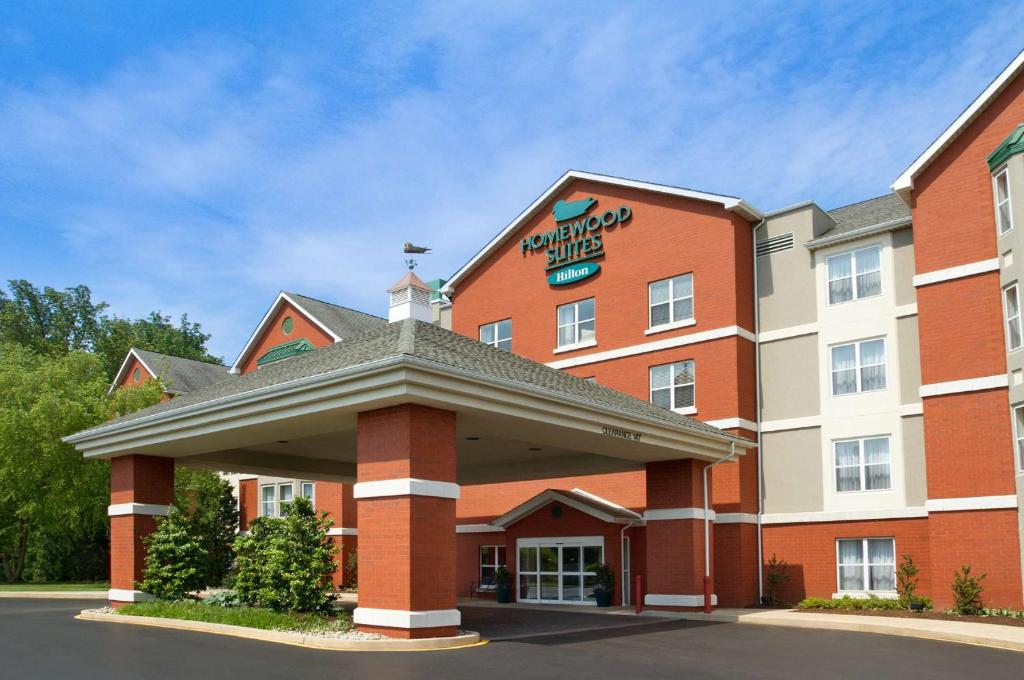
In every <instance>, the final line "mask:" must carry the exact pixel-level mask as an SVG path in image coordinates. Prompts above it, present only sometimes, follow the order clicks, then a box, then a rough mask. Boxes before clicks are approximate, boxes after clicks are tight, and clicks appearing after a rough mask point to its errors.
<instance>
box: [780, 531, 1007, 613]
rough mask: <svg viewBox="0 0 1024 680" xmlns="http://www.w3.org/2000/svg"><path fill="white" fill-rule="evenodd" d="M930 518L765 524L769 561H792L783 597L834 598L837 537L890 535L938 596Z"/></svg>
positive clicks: (926, 588) (923, 590) (923, 591)
mask: <svg viewBox="0 0 1024 680" xmlns="http://www.w3.org/2000/svg"><path fill="white" fill-rule="evenodd" d="M928 521H929V520H928V519H926V518H920V519H918V518H914V519H894V520H881V521H875V522H815V523H808V524H769V525H766V526H765V527H764V528H763V532H764V534H763V541H764V558H765V562H767V561H768V560H769V559H771V557H772V555H775V556H777V557H778V559H780V560H785V561H786V563H787V565H788V567H787V570H786V573H787V574H788V575H789V577H790V580H789V582H788V583H785V584H783V585H782V586H780V588H779V591H778V597H779V599H780V600H781V601H782V602H786V603H789V604H794V603H796V602H799V601H800V600H802V599H804V598H805V597H824V598H831V597H832V594H833V593H835V592H838V590H839V583H838V578H837V572H836V568H837V565H836V539H837V538H887V537H893V538H894V539H895V542H896V563H897V565H898V564H899V562H900V559H902V556H903V555H907V554H909V555H910V556H911V557H912V558H913V560H914V563H915V564H917V566H918V567H919V568H920V570H921V573H920V576H919V584H920V588H919V590H918V593H919V594H920V595H925V596H928V597H933V596H934V595H935V592H934V590H933V588H932V581H931V575H932V569H931V555H932V553H931V551H930V549H929V542H928ZM1018 581H1019V579H1018Z"/></svg>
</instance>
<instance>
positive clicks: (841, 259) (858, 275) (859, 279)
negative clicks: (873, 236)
mask: <svg viewBox="0 0 1024 680" xmlns="http://www.w3.org/2000/svg"><path fill="white" fill-rule="evenodd" d="M881 253H882V248H881V246H871V247H870V248H861V249H860V250H851V251H850V252H848V253H840V254H839V255H833V256H832V257H830V258H828V260H826V262H827V263H828V303H829V304H830V305H837V304H839V303H841V302H850V301H851V300H860V299H861V298H867V297H874V296H876V295H881V294H882V265H881Z"/></svg>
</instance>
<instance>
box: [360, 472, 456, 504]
mask: <svg viewBox="0 0 1024 680" xmlns="http://www.w3.org/2000/svg"><path fill="white" fill-rule="evenodd" d="M387 496H434V497H435V498H452V499H457V498H458V497H459V485H458V484H455V483H454V482H438V481H436V480H433V479H414V478H412V477H403V478H401V479H382V480H379V481H376V482H359V483H357V484H355V485H354V486H353V487H352V497H353V498H357V499H358V498H384V497H387Z"/></svg>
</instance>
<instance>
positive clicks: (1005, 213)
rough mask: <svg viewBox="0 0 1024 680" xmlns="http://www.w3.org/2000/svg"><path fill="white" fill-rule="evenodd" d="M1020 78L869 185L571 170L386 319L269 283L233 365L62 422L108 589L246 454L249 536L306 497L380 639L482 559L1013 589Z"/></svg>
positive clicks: (123, 589) (756, 583)
mask: <svg viewBox="0 0 1024 680" xmlns="http://www.w3.org/2000/svg"><path fill="white" fill-rule="evenodd" d="M1022 70H1024V54H1022V55H1021V56H1019V57H1018V58H1017V59H1016V60H1014V62H1013V63H1012V64H1010V65H1009V66H1008V67H1007V68H1006V69H1005V70H1004V71H1003V72H1002V73H1001V74H1000V75H999V76H998V77H997V78H996V80H994V81H993V82H992V83H991V84H990V85H989V86H988V87H987V88H986V89H985V91H984V92H982V93H981V94H980V95H979V96H978V98H977V99H976V100H975V101H974V102H973V103H972V104H971V105H970V107H969V108H968V109H967V110H965V111H964V112H963V113H962V114H961V115H960V116H959V117H958V118H957V119H956V120H955V121H953V122H952V123H951V125H950V126H949V127H948V128H947V129H946V130H945V131H944V132H942V134H941V135H940V136H939V137H938V138H937V139H936V140H935V142H934V143H933V144H932V145H931V146H930V147H929V148H928V149H927V150H925V152H924V153H923V154H922V155H921V156H920V157H919V158H918V159H917V160H915V161H914V163H913V164H912V165H911V166H910V167H909V168H908V169H907V170H906V171H905V172H904V173H903V174H902V175H900V176H899V178H898V179H897V180H896V181H895V183H894V184H893V185H892V189H893V192H892V193H891V194H888V195H885V196H882V197H879V198H875V199H871V200H867V201H864V202H861V203H856V204H853V205H849V206H845V207H842V208H838V209H835V210H831V211H826V210H823V209H821V208H820V207H819V206H818V205H816V204H815V203H813V202H807V203H802V204H799V205H795V206H792V207H789V208H785V209H782V210H777V211H774V212H770V213H762V212H760V211H758V210H757V209H755V208H754V207H752V206H750V205H749V204H747V203H746V202H744V201H743V200H741V199H739V198H736V197H732V196H723V195H716V194H709V193H704V192H700V191H693V190H689V189H681V188H677V187H670V186H665V185H660V184H653V183H648V182H640V181H634V180H627V179H620V178H616V177H608V176H604V175H594V174H589V173H583V172H575V171H572V172H568V173H566V174H565V175H564V176H562V177H561V178H560V179H559V180H558V181H557V182H555V183H554V184H553V185H552V186H551V187H549V188H548V189H547V190H546V191H545V192H544V193H543V194H542V195H541V196H540V197H539V198H538V199H537V200H536V201H535V202H534V203H533V204H531V205H530V206H528V207H527V208H526V209H525V210H524V211H523V212H522V213H521V214H520V215H519V216H518V217H516V219H515V220H513V221H512V222H511V223H510V224H509V225H508V226H507V227H505V228H504V229H502V230H501V232H500V233H499V234H498V235H497V236H495V237H494V238H493V239H492V240H490V241H489V242H488V243H486V245H484V247H483V248H482V249H481V250H480V252H479V253H478V254H477V255H476V256H475V257H474V258H473V259H472V260H471V261H470V262H468V263H467V264H466V265H465V266H463V267H462V268H461V269H460V270H459V271H458V272H456V273H455V274H454V275H453V276H452V277H451V278H450V279H448V280H446V281H445V280H435V281H432V282H430V283H424V282H423V281H421V280H420V279H418V278H417V277H416V276H415V275H414V274H412V273H410V274H408V275H407V276H406V277H405V278H403V279H402V280H401V281H399V282H398V284H396V286H395V287H394V288H393V289H392V290H391V291H389V295H390V318H389V319H387V320H385V319H380V318H377V317H374V316H371V315H367V314H363V313H360V312H356V311H354V310H350V309H346V308H344V307H339V306H336V305H333V304H329V303H326V302H322V301H319V300H314V299H311V298H308V297H304V296H301V295H297V294H292V293H282V294H280V295H279V296H278V298H277V299H276V300H275V301H274V303H273V304H272V306H271V308H270V309H269V311H268V312H267V314H266V315H265V316H264V318H263V319H262V320H261V322H260V323H259V324H258V326H257V328H256V330H255V331H254V332H253V334H252V337H251V338H250V340H249V342H248V343H247V344H246V346H245V347H244V348H243V349H242V351H241V352H240V354H239V356H238V358H237V360H236V361H235V363H234V365H233V366H232V367H231V370H230V372H226V371H223V369H221V372H215V371H207V372H206V373H204V374H203V376H204V377H202V378H200V377H197V376H198V375H199V373H200V371H198V370H193V371H191V372H189V370H190V369H189V368H188V366H184V365H181V364H174V365H171V363H169V362H168V363H167V364H166V367H165V369H164V370H161V369H153V370H151V369H150V368H148V364H152V363H154V361H155V360H154V359H153V358H152V357H151V356H150V357H149V359H148V361H147V360H145V359H146V357H147V356H148V354H142V353H135V354H133V355H132V356H130V357H129V358H128V359H126V364H125V366H126V368H125V369H124V370H122V371H121V374H119V376H118V382H117V383H116V385H115V386H119V385H121V384H130V383H131V381H132V380H134V381H135V382H138V381H139V379H140V376H142V377H145V375H148V376H149V377H158V378H160V379H163V380H166V381H167V382H169V384H170V385H172V387H173V386H174V385H182V384H183V381H184V382H188V385H189V386H188V388H187V389H178V390H177V392H176V396H175V397H174V398H173V399H169V400H168V401H166V402H165V403H162V404H160V405H157V406H155V407H152V408H150V409H146V410H144V411H141V412H139V413H136V414H132V415H130V416H127V417H124V418H120V419H117V420H115V421H112V422H111V423H108V424H106V425H104V426H102V427H99V428H96V429H93V430H89V431H86V432H83V433H79V434H77V435H74V436H72V437H70V438H69V441H72V442H74V443H75V445H76V446H77V447H78V448H79V449H80V450H81V451H82V453H83V454H84V455H86V456H96V457H104V458H109V459H111V462H112V466H113V474H112V489H111V506H110V514H111V516H112V520H111V522H112V561H113V574H112V580H113V582H112V585H113V589H112V590H111V593H110V599H111V600H112V601H113V602H115V603H122V602H129V601H134V600H135V599H138V598H139V597H141V594H140V593H139V592H138V591H137V590H136V589H135V588H136V586H135V580H136V579H138V577H139V568H140V564H141V559H142V550H143V549H142V545H141V542H140V539H141V537H142V536H144V535H145V534H146V533H147V532H149V531H152V527H153V522H154V520H153V516H158V515H161V514H165V513H166V511H167V504H168V503H169V502H170V498H171V487H172V485H173V465H174V464H183V465H195V466H201V467H207V468H211V469H217V470H231V471H234V473H235V474H234V478H235V479H237V481H238V489H239V503H240V507H241V509H242V513H243V523H242V529H243V530H244V529H245V528H246V525H247V523H248V522H249V521H251V520H252V519H253V518H254V517H256V516H258V515H261V514H263V515H267V514H269V515H273V514H278V513H279V512H280V509H281V506H282V503H287V502H288V501H289V500H290V499H291V498H294V497H295V496H296V495H300V494H301V495H307V496H312V497H313V498H314V501H315V504H316V505H317V507H319V508H321V509H322V510H325V511H327V512H329V513H331V514H332V515H333V517H334V521H335V524H334V529H332V534H334V535H335V536H336V540H337V541H338V542H339V544H340V545H341V546H342V554H341V556H340V557H339V560H340V561H341V563H342V565H344V564H345V563H346V561H347V559H348V555H349V554H350V553H351V552H352V551H357V552H358V556H359V584H358V585H359V607H358V609H357V610H356V614H355V619H356V622H357V624H358V625H359V626H360V628H362V629H364V630H370V631H377V632H385V633H387V634H389V635H395V636H401V637H429V636H438V635H450V634H452V633H453V632H454V631H455V629H456V628H457V627H458V625H459V621H460V618H459V612H458V609H457V606H456V601H457V598H459V597H468V596H470V595H475V594H482V595H483V596H487V595H488V594H489V591H490V590H491V588H490V584H492V583H493V577H494V572H495V570H496V568H497V567H498V566H505V567H506V568H507V569H508V570H509V571H510V572H511V573H512V577H513V597H514V598H515V599H516V600H519V601H526V602H536V603H561V604H566V603H577V604H580V605H587V604H593V597H592V595H593V587H594V566H595V565H596V564H598V563H605V564H607V565H609V566H610V567H611V568H612V569H613V571H614V573H615V574H616V576H617V578H616V592H615V595H614V601H615V602H616V603H619V604H635V602H634V598H635V597H636V594H637V593H639V594H640V596H641V597H642V598H643V604H644V606H647V607H653V608H671V609H680V608H681V609H689V608H702V607H704V606H705V605H706V604H707V605H708V606H710V605H718V606H731V607H736V606H745V605H749V604H752V603H756V602H758V600H759V598H760V597H762V596H763V592H764V587H763V579H764V565H765V562H766V561H767V560H768V559H769V558H771V557H772V556H773V555H774V556H777V557H778V558H779V559H782V560H785V561H786V562H787V563H788V565H789V567H788V573H789V576H790V580H789V581H788V582H787V583H785V584H784V585H783V588H782V591H781V592H780V596H781V598H782V599H784V600H787V601H794V600H797V599H799V598H802V597H805V596H820V597H831V596H833V595H840V594H851V595H855V596H863V595H865V594H868V593H876V594H878V595H881V596H892V595H893V594H894V591H895V565H896V564H897V563H898V562H899V560H900V559H901V558H902V556H904V555H910V556H911V557H912V558H913V559H914V561H915V562H916V563H917V564H918V565H919V566H920V568H921V593H922V594H923V595H927V596H929V597H931V598H933V599H934V601H935V603H936V605H937V606H940V607H941V606H948V605H949V604H950V600H951V596H950V589H949V584H950V582H951V580H952V576H953V572H954V570H956V569H957V568H958V567H960V566H961V565H964V564H970V565H971V566H972V567H973V568H974V569H975V570H976V571H978V572H984V573H986V574H987V578H986V581H985V585H986V591H985V600H986V603H988V604H990V605H993V606H1006V607H1013V608H1018V609H1019V608H1021V607H1022V605H1024V603H1022V583H1024V571H1022V557H1021V554H1022V553H1021V546H1022V541H1021V536H1022V533H1021V532H1022V526H1024V520H1022V508H1024V502H1022V501H1024V472H1022V470H1024V352H1022V351H1021V349H1022V346H1024V333H1022V328H1021V309H1020V304H1021V302H1020V290H1019V285H1018V282H1019V281H1020V280H1021V277H1022V275H1024V240H1022V239H1024V237H1022V233H1024V154H1022V152H1024V77H1022V76H1021V71H1022ZM1018 246H1020V247H1018ZM1015 251H1017V254H1019V255H1020V256H1021V257H1022V262H1020V263H1017V262H1016V261H1015ZM150 354H151V353H150ZM175 370H177V371H185V373H182V374H181V375H182V376H183V377H182V378H179V379H178V380H175V376H174V371H175ZM184 376H187V380H186V378H185V377H184ZM189 381H190V382H189ZM344 574H345V571H344V569H340V570H339V573H338V580H339V584H340V583H341V582H342V581H343V579H344V578H345V576H344ZM638 582H639V587H638V588H635V586H636V584H637V583H638ZM627 586H628V587H627ZM706 594H709V595H710V598H709V599H708V598H706Z"/></svg>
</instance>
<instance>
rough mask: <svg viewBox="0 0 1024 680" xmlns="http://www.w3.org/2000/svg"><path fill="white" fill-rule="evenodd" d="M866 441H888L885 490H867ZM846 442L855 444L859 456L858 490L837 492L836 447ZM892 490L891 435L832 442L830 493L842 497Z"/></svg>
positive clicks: (850, 438)
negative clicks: (887, 480) (887, 475)
mask: <svg viewBox="0 0 1024 680" xmlns="http://www.w3.org/2000/svg"><path fill="white" fill-rule="evenodd" d="M868 439H887V440H889V486H888V487H887V488H885V489H869V488H867V463H865V462H864V442H865V441H867V440H868ZM848 442H857V453H858V455H859V456H860V459H859V462H858V468H859V469H860V488H859V489H854V490H852V491H840V490H839V479H838V478H837V476H836V470H837V469H838V468H839V467H840V466H839V465H837V464H836V445H837V444H843V443H848ZM842 467H853V466H852V465H843V466H842ZM892 490H893V489H892V435H891V434H877V435H868V436H866V437H846V438H843V439H833V440H832V491H833V492H834V493H837V494H842V495H843V496H846V495H849V494H873V493H889V492H891V491H892Z"/></svg>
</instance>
